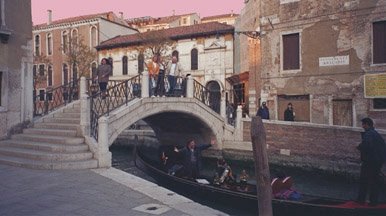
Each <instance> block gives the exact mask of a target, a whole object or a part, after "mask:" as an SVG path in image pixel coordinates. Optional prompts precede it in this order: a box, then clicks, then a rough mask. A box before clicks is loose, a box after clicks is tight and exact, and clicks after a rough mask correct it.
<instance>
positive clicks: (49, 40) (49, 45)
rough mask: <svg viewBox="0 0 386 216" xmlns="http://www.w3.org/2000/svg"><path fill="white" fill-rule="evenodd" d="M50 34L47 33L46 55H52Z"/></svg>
mask: <svg viewBox="0 0 386 216" xmlns="http://www.w3.org/2000/svg"><path fill="white" fill-rule="evenodd" d="M52 45H53V44H52V34H51V33H48V34H47V55H52Z"/></svg>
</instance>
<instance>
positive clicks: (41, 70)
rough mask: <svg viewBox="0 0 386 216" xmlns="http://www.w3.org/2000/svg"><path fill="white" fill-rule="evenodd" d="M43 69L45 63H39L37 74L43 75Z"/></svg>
mask: <svg viewBox="0 0 386 216" xmlns="http://www.w3.org/2000/svg"><path fill="white" fill-rule="evenodd" d="M44 71H45V65H44V64H41V65H39V76H40V77H43V76H44Z"/></svg>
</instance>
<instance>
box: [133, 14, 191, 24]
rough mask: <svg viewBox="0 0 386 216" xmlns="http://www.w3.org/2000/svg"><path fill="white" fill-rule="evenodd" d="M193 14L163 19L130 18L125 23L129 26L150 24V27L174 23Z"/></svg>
mask: <svg viewBox="0 0 386 216" xmlns="http://www.w3.org/2000/svg"><path fill="white" fill-rule="evenodd" d="M193 14H195V13H189V14H181V15H173V16H165V17H157V18H154V17H149V16H147V17H139V18H132V19H127V20H126V22H127V24H129V25H138V24H141V23H144V22H145V23H146V25H149V24H152V25H160V24H167V23H171V22H174V21H176V20H179V19H181V17H183V16H191V15H193Z"/></svg>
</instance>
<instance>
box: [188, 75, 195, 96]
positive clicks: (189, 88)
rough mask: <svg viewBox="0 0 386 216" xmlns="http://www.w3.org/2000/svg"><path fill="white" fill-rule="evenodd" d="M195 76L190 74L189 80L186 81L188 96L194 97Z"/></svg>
mask: <svg viewBox="0 0 386 216" xmlns="http://www.w3.org/2000/svg"><path fill="white" fill-rule="evenodd" d="M193 81H194V80H193V77H192V76H188V77H187V81H186V97H187V98H193V95H194V94H193V91H194V86H193Z"/></svg>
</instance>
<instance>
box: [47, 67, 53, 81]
mask: <svg viewBox="0 0 386 216" xmlns="http://www.w3.org/2000/svg"><path fill="white" fill-rule="evenodd" d="M52 81H53V78H52V65H48V69H47V86H52Z"/></svg>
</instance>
